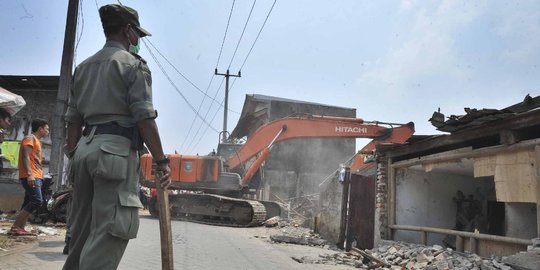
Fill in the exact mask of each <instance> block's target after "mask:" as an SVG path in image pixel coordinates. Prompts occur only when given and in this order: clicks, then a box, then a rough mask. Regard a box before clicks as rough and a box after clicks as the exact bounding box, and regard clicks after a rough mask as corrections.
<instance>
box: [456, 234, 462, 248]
mask: <svg viewBox="0 0 540 270" xmlns="http://www.w3.org/2000/svg"><path fill="white" fill-rule="evenodd" d="M456 251H459V252H463V237H461V236H459V235H456Z"/></svg>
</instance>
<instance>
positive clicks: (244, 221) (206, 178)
mask: <svg viewBox="0 0 540 270" xmlns="http://www.w3.org/2000/svg"><path fill="white" fill-rule="evenodd" d="M413 133H414V124H413V123H412V122H410V123H408V124H391V123H383V122H365V121H364V120H363V119H359V118H345V117H331V116H316V115H315V116H314V115H309V116H298V117H287V118H282V119H278V120H275V121H272V122H270V123H267V124H265V125H263V126H261V127H260V128H259V129H257V130H256V131H255V132H254V133H253V134H252V135H251V136H249V138H248V140H247V142H246V143H245V144H244V145H243V146H242V147H241V148H240V149H239V150H238V151H237V152H235V153H234V154H232V155H231V157H230V158H229V159H228V160H227V161H226V166H224V164H223V159H222V158H221V157H219V156H215V155H211V156H189V155H177V154H176V155H170V156H169V159H170V166H171V180H172V184H171V188H172V189H180V190H189V191H190V192H187V193H181V194H177V195H170V198H169V200H170V202H171V204H172V206H171V210H172V213H173V216H175V217H176V218H181V219H189V220H192V221H197V222H203V223H209V224H216V225H218V224H219V225H226V226H253V225H256V224H259V223H260V222H261V221H262V220H264V219H266V218H269V217H273V216H276V215H279V213H280V206H279V205H278V204H277V203H275V202H265V201H253V200H245V199H240V198H231V196H232V197H239V196H241V195H242V192H243V191H245V189H244V188H245V187H247V186H248V185H249V183H250V181H251V179H252V177H253V175H254V174H255V173H256V172H257V170H258V169H259V168H260V167H261V166H262V164H263V163H264V161H266V159H267V158H268V157H269V156H270V153H271V149H272V147H273V146H274V145H275V144H277V143H279V142H282V141H285V140H290V139H301V138H371V139H372V141H371V142H370V143H369V144H368V145H366V146H365V147H364V148H363V149H362V150H361V151H360V152H361V153H373V151H374V150H375V146H376V145H377V144H381V143H397V144H402V143H404V142H405V141H406V140H407V139H408V138H410V137H411V136H412V134H413ZM358 162H361V161H359V160H357V163H358ZM248 163H249V166H248V168H246V169H245V170H244V168H243V166H245V165H246V164H248ZM225 167H228V170H225ZM141 168H142V176H143V177H142V179H141V182H142V184H143V185H145V186H147V187H154V186H155V185H154V184H153V181H154V176H153V175H154V169H155V164H154V162H153V160H152V156H151V155H149V154H146V155H143V156H142V157H141ZM239 173H241V175H240V174H239ZM199 192H204V194H201V193H199ZM151 203H152V199H151ZM149 209H150V213H151V214H152V215H154V216H155V215H157V213H156V212H155V211H156V210H155V209H154V210H153V207H152V206H149Z"/></svg>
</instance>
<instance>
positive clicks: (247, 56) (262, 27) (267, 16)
mask: <svg viewBox="0 0 540 270" xmlns="http://www.w3.org/2000/svg"><path fill="white" fill-rule="evenodd" d="M276 2H277V0H274V3H273V4H272V7H271V8H270V10H269V11H268V14H267V15H266V19H264V22H263V24H262V26H261V29H260V30H259V33H258V34H257V37H256V38H255V41H253V44H252V45H251V48H250V49H249V52H248V54H247V55H246V58H245V59H244V62H242V66H240V70H242V68H244V65H245V64H246V61H247V59H248V58H249V56H250V55H251V51H253V47H255V43H257V40H258V39H259V36H260V35H261V32H262V30H263V29H264V26H265V25H266V22H267V21H268V18H269V17H270V13H272V10H273V9H274V6H275V5H276Z"/></svg>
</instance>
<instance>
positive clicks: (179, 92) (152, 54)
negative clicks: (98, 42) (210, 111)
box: [141, 38, 219, 133]
mask: <svg viewBox="0 0 540 270" xmlns="http://www.w3.org/2000/svg"><path fill="white" fill-rule="evenodd" d="M141 40H142V41H143V43H144V46H145V47H146V49H148V52H149V53H150V55H151V56H152V58H153V59H154V61H155V62H156V64H157V65H158V67H159V69H160V70H161V72H162V73H163V75H165V77H166V78H167V80H168V81H169V82H170V83H171V85H172V86H173V87H174V89H175V90H176V92H177V93H178V94H180V96H181V97H182V99H183V100H184V101H185V102H186V103H187V105H188V106H189V108H190V109H191V110H192V111H193V112H194V113H195V115H197V116H198V117H199V118H200V119H201V120H202V121H203V122H204V123H205V124H206V125H207V126H208V127H210V128H211V129H212V130H213V131H215V132H216V133H219V131H218V130H217V129H215V128H214V127H212V126H211V125H210V123H208V122H207V121H206V119H204V118H203V117H202V116H201V115H200V114H199V113H198V112H197V110H195V108H194V107H193V105H192V104H191V103H190V102H189V100H188V99H187V98H186V97H185V96H184V94H182V92H181V91H180V89H178V87H177V86H176V84H174V82H173V81H172V79H171V78H170V77H169V75H168V74H167V72H166V71H165V68H164V67H163V66H162V65H161V63H160V62H159V61H158V59H157V57H156V56H155V55H154V53H153V52H152V50H151V49H150V46H148V44H147V43H146V41H147V39H146V38H144V39H141Z"/></svg>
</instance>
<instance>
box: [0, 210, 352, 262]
mask: <svg viewBox="0 0 540 270" xmlns="http://www.w3.org/2000/svg"><path fill="white" fill-rule="evenodd" d="M171 225H172V233H173V244H174V247H173V249H174V268H175V269H197V270H198V269H224V270H227V269H231V270H233V269H234V270H247V269H253V270H255V269H261V270H266V269H332V270H333V269H353V267H350V266H344V265H322V264H301V263H298V262H296V261H294V260H293V259H292V258H291V257H293V256H294V257H298V258H300V257H304V256H308V257H311V258H317V257H318V256H319V255H320V254H331V253H334V251H331V250H328V249H324V248H318V247H309V246H301V245H292V244H276V243H271V242H270V241H268V237H269V236H270V235H271V234H276V233H279V229H277V228H265V227H256V228H229V227H219V226H210V225H203V224H196V223H190V222H183V221H173V222H172V224H171ZM38 239H39V241H38V242H34V243H32V244H26V245H23V246H22V247H20V248H18V249H17V250H12V252H11V254H0V269H2V270H3V269H10V270H11V269H20V270H30V269H32V270H33V269H40V270H53V269H61V268H62V266H63V264H64V261H65V258H66V255H63V254H62V248H63V246H64V243H63V237H62V236H54V237H46V238H41V237H40V238H38ZM118 269H120V270H139V269H140V270H149V269H161V249H160V238H159V222H158V220H157V219H151V218H149V217H144V216H143V217H141V224H140V228H139V234H138V237H137V238H136V239H134V240H131V241H130V243H129V245H128V247H127V249H126V252H125V254H124V257H123V258H122V261H121V263H120V266H119V268H118Z"/></svg>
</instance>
